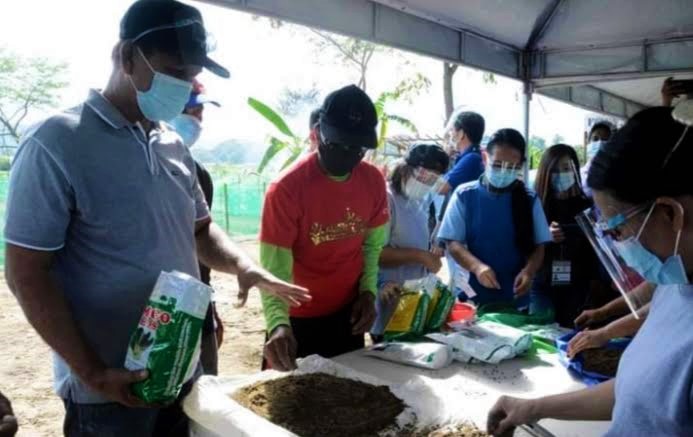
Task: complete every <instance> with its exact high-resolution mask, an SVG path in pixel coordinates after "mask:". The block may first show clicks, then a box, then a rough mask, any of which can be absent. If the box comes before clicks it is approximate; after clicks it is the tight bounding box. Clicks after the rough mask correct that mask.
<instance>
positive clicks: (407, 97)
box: [371, 73, 431, 161]
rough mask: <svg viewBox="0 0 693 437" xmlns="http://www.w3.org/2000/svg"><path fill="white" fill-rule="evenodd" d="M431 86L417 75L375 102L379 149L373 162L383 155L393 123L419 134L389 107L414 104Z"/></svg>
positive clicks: (413, 125)
mask: <svg viewBox="0 0 693 437" xmlns="http://www.w3.org/2000/svg"><path fill="white" fill-rule="evenodd" d="M430 86H431V81H430V80H429V79H428V78H427V77H426V76H424V75H423V74H421V73H417V74H415V75H414V76H412V77H410V78H407V79H404V80H402V81H401V82H400V83H399V84H398V85H397V86H396V87H395V88H394V89H393V90H392V91H385V92H383V93H381V94H380V95H379V96H378V98H377V99H376V101H375V111H376V113H377V115H378V147H377V148H376V150H375V151H374V153H372V154H371V159H372V160H374V161H377V159H378V155H381V156H382V155H383V152H384V148H385V144H386V142H387V138H388V132H389V129H390V124H391V123H394V124H397V125H399V126H401V127H403V128H404V129H406V130H408V131H409V132H411V133H412V134H415V135H416V134H418V133H419V131H418V129H417V128H416V125H415V124H414V123H413V122H412V121H411V120H409V119H407V118H405V117H402V116H399V115H396V114H393V113H391V112H390V111H389V108H388V105H389V104H392V103H395V102H399V101H406V102H409V103H413V100H414V97H416V96H418V95H419V94H421V93H422V92H424V91H428V89H429V88H430Z"/></svg>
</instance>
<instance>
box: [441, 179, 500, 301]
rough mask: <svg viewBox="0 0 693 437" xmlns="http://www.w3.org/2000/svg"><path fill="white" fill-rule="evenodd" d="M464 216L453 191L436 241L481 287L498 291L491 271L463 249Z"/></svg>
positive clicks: (465, 233) (462, 206) (460, 201)
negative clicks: (444, 246)
mask: <svg viewBox="0 0 693 437" xmlns="http://www.w3.org/2000/svg"><path fill="white" fill-rule="evenodd" d="M465 214H466V206H465V204H464V201H463V199H462V196H461V193H460V192H459V191H455V192H454V193H453V194H452V196H451V197H450V202H449V203H448V207H447V209H446V210H445V215H444V216H443V222H442V223H441V225H440V229H439V230H438V240H441V241H443V242H445V245H446V248H447V251H448V253H449V254H450V256H452V258H453V259H454V260H455V261H456V262H457V264H459V265H460V266H461V267H462V268H464V269H465V270H467V271H469V272H471V273H473V274H474V275H475V276H476V278H477V279H478V280H479V283H481V285H483V286H484V287H486V288H495V289H497V290H500V288H501V287H500V284H499V282H498V279H497V278H496V274H495V272H494V271H493V269H491V267H489V266H487V265H486V264H484V263H483V262H481V260H479V258H477V257H476V256H474V254H473V253H471V252H470V251H469V250H468V249H467V248H466V247H465V242H466V241H467V227H466V220H465Z"/></svg>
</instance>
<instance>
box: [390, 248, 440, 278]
mask: <svg viewBox="0 0 693 437" xmlns="http://www.w3.org/2000/svg"><path fill="white" fill-rule="evenodd" d="M440 257H441V255H440V254H439V253H434V252H432V251H428V250H421V249H411V248H401V247H383V251H382V253H381V254H380V267H385V268H393V267H400V266H407V265H417V264H418V265H422V266H424V267H426V269H428V271H430V272H431V273H438V271H440V268H441V267H442V264H441V261H440Z"/></svg>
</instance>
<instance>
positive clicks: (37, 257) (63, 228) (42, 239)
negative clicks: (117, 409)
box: [5, 136, 147, 406]
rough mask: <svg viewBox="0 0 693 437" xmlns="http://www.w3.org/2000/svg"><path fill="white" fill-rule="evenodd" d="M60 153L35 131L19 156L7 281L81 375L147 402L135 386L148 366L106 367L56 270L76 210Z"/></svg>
mask: <svg viewBox="0 0 693 437" xmlns="http://www.w3.org/2000/svg"><path fill="white" fill-rule="evenodd" d="M49 146H50V147H49ZM60 152H61V150H60V148H59V147H54V146H53V145H52V144H48V146H47V145H46V144H45V143H44V142H43V141H41V140H40V139H38V138H36V137H34V136H29V137H27V138H26V140H25V141H23V142H22V145H21V146H20V148H19V150H18V151H17V154H16V155H15V158H14V162H13V164H12V170H11V172H10V184H9V190H8V193H7V214H6V221H5V242H6V245H5V280H6V282H7V285H8V286H9V288H10V290H11V291H12V293H13V294H14V295H15V297H16V298H17V301H18V302H19V305H20V307H21V308H22V311H23V312H24V315H25V316H26V318H27V320H28V321H29V324H31V326H32V327H33V328H34V329H35V330H36V332H37V333H38V334H39V336H40V337H41V338H42V339H43V340H44V341H45V342H46V343H47V344H48V346H50V348H51V349H53V350H54V351H55V352H56V353H57V354H58V355H59V356H60V357H61V358H62V359H63V360H64V361H65V362H66V363H67V365H68V366H69V367H70V369H71V370H72V372H74V374H76V375H77V377H78V378H80V379H81V380H82V381H83V382H84V383H85V384H86V385H87V386H89V387H90V388H91V389H93V390H94V391H96V392H98V393H100V394H101V395H102V396H104V397H105V398H106V399H108V400H110V401H113V402H118V403H120V404H123V405H127V406H144V403H143V402H142V401H140V400H139V399H137V398H135V396H134V395H133V394H132V393H131V392H130V385H131V384H132V383H134V382H137V381H141V380H143V379H145V378H146V377H147V373H146V371H138V372H130V371H127V370H125V369H122V368H121V369H108V368H106V366H105V364H104V363H103V361H102V360H101V359H100V357H98V356H97V354H96V352H95V351H94V350H93V349H92V348H91V347H90V346H89V345H88V344H87V342H86V340H85V338H84V335H83V333H82V332H81V331H80V329H79V328H78V326H77V323H76V322H75V319H74V317H73V315H72V311H71V309H70V306H69V304H68V301H67V299H66V297H65V294H64V293H63V290H61V289H60V288H59V287H58V285H57V283H56V282H55V280H54V276H53V274H52V272H51V270H52V268H53V261H54V254H55V252H57V251H59V250H61V249H62V248H63V247H64V246H65V243H66V234H67V229H68V228H69V226H70V223H71V220H72V214H73V211H74V210H75V209H76V206H75V194H74V187H73V186H72V184H71V182H70V177H69V171H68V170H67V168H66V162H65V161H64V160H63V159H62V158H61V156H60Z"/></svg>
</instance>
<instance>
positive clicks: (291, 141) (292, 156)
mask: <svg viewBox="0 0 693 437" xmlns="http://www.w3.org/2000/svg"><path fill="white" fill-rule="evenodd" d="M248 105H249V106H250V107H251V108H253V109H254V110H255V111H256V112H257V113H258V114H260V115H261V116H262V117H263V118H264V119H265V120H267V121H268V122H269V123H270V124H271V125H272V126H273V127H274V128H275V130H276V132H275V133H274V134H270V135H269V136H268V137H267V140H268V142H269V147H268V148H267V150H265V154H264V156H263V157H262V160H261V161H260V165H259V166H258V168H257V172H258V173H262V172H263V171H264V170H265V169H266V168H267V166H268V165H269V164H270V162H272V160H274V159H275V158H276V157H277V156H281V155H282V154H286V153H288V157H287V158H286V160H285V161H284V163H283V164H282V166H281V169H282V170H283V169H285V168H286V167H288V166H289V165H291V164H292V163H293V162H294V161H296V159H298V157H299V156H301V153H302V152H303V151H304V150H306V149H307V147H308V140H307V139H306V138H302V137H300V136H298V135H296V134H295V133H294V132H293V131H292V130H291V129H290V128H289V125H288V124H287V123H286V121H284V119H283V118H282V116H281V115H279V113H278V112H277V111H276V110H274V109H272V108H270V107H269V105H266V104H265V103H262V102H261V101H259V100H257V99H254V98H252V97H249V98H248Z"/></svg>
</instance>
